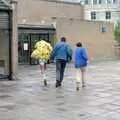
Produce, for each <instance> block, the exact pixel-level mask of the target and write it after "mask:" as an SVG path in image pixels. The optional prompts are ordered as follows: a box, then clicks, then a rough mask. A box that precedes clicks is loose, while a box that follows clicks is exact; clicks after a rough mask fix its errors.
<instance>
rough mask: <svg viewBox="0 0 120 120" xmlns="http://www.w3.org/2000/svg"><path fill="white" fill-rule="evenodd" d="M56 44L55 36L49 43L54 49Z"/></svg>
mask: <svg viewBox="0 0 120 120" xmlns="http://www.w3.org/2000/svg"><path fill="white" fill-rule="evenodd" d="M56 43H57V37H56V35H54V37H53V40H52V42H51V45H52V47H54V46H55V45H56Z"/></svg>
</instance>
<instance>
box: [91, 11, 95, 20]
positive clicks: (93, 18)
mask: <svg viewBox="0 0 120 120" xmlns="http://www.w3.org/2000/svg"><path fill="white" fill-rule="evenodd" d="M95 19H96V12H91V20H95Z"/></svg>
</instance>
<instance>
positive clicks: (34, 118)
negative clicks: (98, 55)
mask: <svg viewBox="0 0 120 120" xmlns="http://www.w3.org/2000/svg"><path fill="white" fill-rule="evenodd" d="M18 76H19V80H17V81H0V120H120V61H108V62H105V61H104V62H99V63H94V64H91V65H89V67H88V76H87V87H86V88H83V89H80V91H76V89H75V87H76V86H75V69H74V66H73V64H68V65H67V69H66V72H65V78H64V82H63V86H62V87H61V88H57V89H56V88H55V65H53V64H50V65H48V66H47V79H48V84H49V85H48V87H47V88H46V87H43V85H42V84H43V83H41V82H40V75H39V66H20V67H19V75H18Z"/></svg>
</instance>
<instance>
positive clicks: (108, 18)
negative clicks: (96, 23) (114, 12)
mask: <svg viewBox="0 0 120 120" xmlns="http://www.w3.org/2000/svg"><path fill="white" fill-rule="evenodd" d="M105 18H106V20H110V19H111V11H106V12H105Z"/></svg>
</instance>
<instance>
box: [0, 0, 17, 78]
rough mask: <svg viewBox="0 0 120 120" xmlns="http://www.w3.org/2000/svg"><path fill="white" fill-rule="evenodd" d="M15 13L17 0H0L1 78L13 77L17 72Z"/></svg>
mask: <svg viewBox="0 0 120 120" xmlns="http://www.w3.org/2000/svg"><path fill="white" fill-rule="evenodd" d="M13 6H14V9H13ZM15 13H16V1H13V0H12V1H11V3H10V0H0V78H9V79H12V78H13V76H14V77H15V76H16V73H17V63H18V62H17V61H18V60H17V58H18V56H17V49H16V45H17V44H16V43H17V39H16V38H17V32H16V31H17V19H16V14H15ZM15 51H16V52H15Z"/></svg>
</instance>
